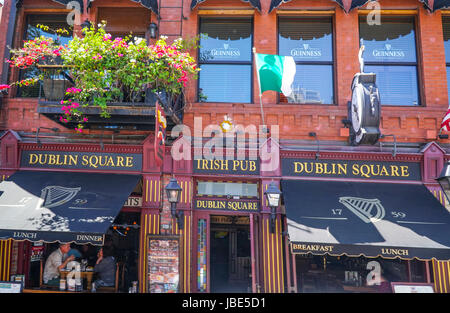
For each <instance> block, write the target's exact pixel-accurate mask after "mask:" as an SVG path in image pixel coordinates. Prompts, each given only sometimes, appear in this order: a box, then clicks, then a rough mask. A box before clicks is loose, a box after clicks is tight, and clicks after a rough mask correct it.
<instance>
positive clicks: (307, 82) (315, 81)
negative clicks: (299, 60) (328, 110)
mask: <svg viewBox="0 0 450 313" xmlns="http://www.w3.org/2000/svg"><path fill="white" fill-rule="evenodd" d="M292 90H293V93H292V94H293V95H292V97H290V98H285V97H284V96H283V94H280V101H282V102H286V101H287V102H289V103H307V104H333V103H334V99H333V66H332V65H297V71H296V73H295V79H294V83H293V84H292Z"/></svg>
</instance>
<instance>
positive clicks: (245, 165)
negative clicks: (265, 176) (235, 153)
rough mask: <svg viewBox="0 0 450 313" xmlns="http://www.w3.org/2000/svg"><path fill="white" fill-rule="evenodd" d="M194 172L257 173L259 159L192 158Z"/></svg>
mask: <svg viewBox="0 0 450 313" xmlns="http://www.w3.org/2000/svg"><path fill="white" fill-rule="evenodd" d="M193 162H194V166H193V168H194V173H196V174H227V175H259V173H260V160H259V159H254V160H252V159H242V160H239V159H232V160H227V159H211V160H208V159H194V161H193Z"/></svg>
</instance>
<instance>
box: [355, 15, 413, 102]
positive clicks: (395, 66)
mask: <svg viewBox="0 0 450 313" xmlns="http://www.w3.org/2000/svg"><path fill="white" fill-rule="evenodd" d="M359 34H360V38H361V39H363V43H364V46H365V51H364V54H363V57H364V62H365V67H364V72H366V73H369V72H373V73H376V75H377V86H378V88H379V91H380V100H381V104H382V105H403V106H405V105H420V98H419V87H418V75H417V55H416V37H415V31H414V18H413V17H382V20H381V24H380V25H369V24H368V23H367V21H366V17H362V16H361V17H360V20H359Z"/></svg>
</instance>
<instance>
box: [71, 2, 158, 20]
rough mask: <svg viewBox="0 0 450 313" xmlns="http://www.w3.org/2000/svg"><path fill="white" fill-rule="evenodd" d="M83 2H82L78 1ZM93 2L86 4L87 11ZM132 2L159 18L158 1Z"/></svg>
mask: <svg viewBox="0 0 450 313" xmlns="http://www.w3.org/2000/svg"><path fill="white" fill-rule="evenodd" d="M63 1H64V0H63ZM80 1H83V0H80ZM94 1H95V0H88V2H87V8H88V10H89V9H90V8H91V6H92V2H94ZM131 1H133V2H137V3H140V4H141V5H142V6H144V7H146V8H147V9H150V10H152V11H153V13H155V14H156V15H157V16H159V10H158V0H131Z"/></svg>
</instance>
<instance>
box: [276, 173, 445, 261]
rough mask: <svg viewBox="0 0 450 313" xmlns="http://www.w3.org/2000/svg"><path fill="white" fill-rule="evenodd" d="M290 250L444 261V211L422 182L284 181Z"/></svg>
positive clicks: (294, 251)
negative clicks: (420, 183) (418, 183)
mask: <svg viewBox="0 0 450 313" xmlns="http://www.w3.org/2000/svg"><path fill="white" fill-rule="evenodd" d="M282 191H283V196H284V201H285V206H286V216H287V224H288V232H289V239H290V242H291V250H292V252H293V253H312V254H319V255H323V254H330V255H343V254H346V255H348V256H360V255H363V256H366V257H377V256H381V257H384V258H401V259H413V258H418V259H421V260H430V259H432V258H435V259H437V260H450V213H449V212H448V211H447V210H446V209H445V208H444V207H443V206H442V205H441V203H440V202H439V201H438V200H437V199H436V198H435V197H434V196H433V195H432V194H431V192H429V191H428V189H427V188H426V187H425V186H423V185H413V184H387V183H358V182H338V181H307V180H296V181H294V180H284V181H282Z"/></svg>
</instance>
